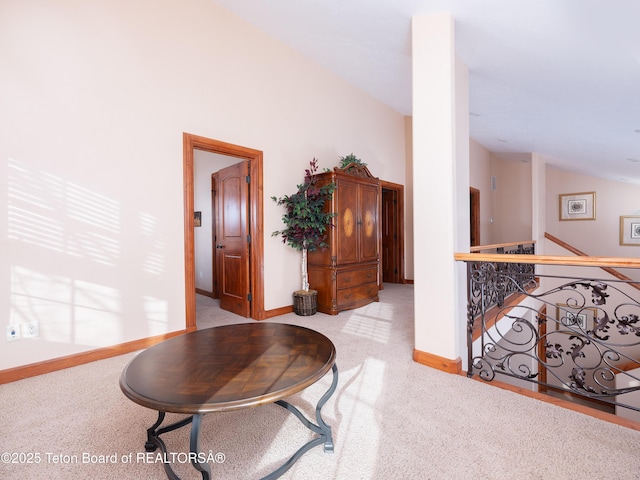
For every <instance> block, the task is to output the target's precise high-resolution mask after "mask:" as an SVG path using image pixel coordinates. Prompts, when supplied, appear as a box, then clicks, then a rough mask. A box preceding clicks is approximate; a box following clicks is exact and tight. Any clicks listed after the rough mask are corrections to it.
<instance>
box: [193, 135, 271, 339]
mask: <svg viewBox="0 0 640 480" xmlns="http://www.w3.org/2000/svg"><path fill="white" fill-rule="evenodd" d="M182 138H183V171H184V178H183V187H184V264H185V267H184V268H185V304H186V305H185V316H186V327H187V331H193V330H196V328H197V327H196V287H195V278H196V277H195V253H194V232H193V209H194V199H193V195H194V185H193V161H194V160H193V150H194V149H197V150H204V151H206V152H212V153H218V154H221V155H227V156H231V157H237V158H242V159H245V160H248V161H249V175H250V176H251V178H252V181H251V182H250V183H249V209H250V211H251V220H250V224H249V228H250V229H251V248H250V251H249V256H250V259H251V261H250V264H251V268H250V271H249V275H250V277H251V298H252V301H251V313H250V315H251V318H253V319H254V320H264V319H265V311H264V220H263V211H264V208H263V207H264V205H263V204H264V199H263V185H262V173H263V165H262V163H263V158H262V152H261V151H260V150H254V149H252V148H247V147H241V146H238V145H233V144H230V143H225V142H220V141H218V140H213V139H210V138H206V137H200V136H198V135H192V134H190V133H183V134H182Z"/></svg>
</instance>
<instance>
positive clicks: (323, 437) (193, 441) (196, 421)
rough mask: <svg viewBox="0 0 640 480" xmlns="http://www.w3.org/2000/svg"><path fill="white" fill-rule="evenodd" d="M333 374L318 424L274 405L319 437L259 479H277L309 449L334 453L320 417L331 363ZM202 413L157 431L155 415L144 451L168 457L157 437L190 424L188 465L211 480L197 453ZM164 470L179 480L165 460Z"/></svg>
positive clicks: (289, 407) (286, 405) (160, 415)
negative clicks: (289, 413) (330, 376)
mask: <svg viewBox="0 0 640 480" xmlns="http://www.w3.org/2000/svg"><path fill="white" fill-rule="evenodd" d="M331 371H332V372H333V381H332V382H331V386H330V387H329V389H328V390H327V391H326V392H325V394H324V395H322V397H320V400H318V404H317V405H316V412H315V413H316V422H317V425H316V424H315V423H313V422H311V421H310V420H309V419H307V417H305V416H304V414H303V413H302V412H301V411H300V410H298V408H296V407H294V406H293V405H291V404H290V403H288V402H286V401H284V400H278V401H276V402H275V403H277V404H278V405H280V406H281V407H283V408H286V409H287V410H288V411H289V412H291V413H293V414H294V415H295V416H296V417H297V418H298V420H300V422H301V423H302V424H303V425H304V426H306V427H307V428H308V429H309V430H311V431H312V432H314V433H316V434H317V435H318V436H317V437H316V438H314V439H312V440H310V441H308V442H307V443H305V444H304V445H303V446H302V447H300V448H299V449H298V451H296V452H295V453H294V454H293V455H292V456H291V458H289V460H287V461H286V462H285V463H284V464H283V465H282V466H280V467H279V468H278V469H277V470H275V471H273V472H272V473H270V474H269V475H267V476H266V477H263V478H262V479H261V480H275V479H276V478H279V477H281V476H282V475H284V473H285V472H286V471H287V470H289V469H290V468H291V466H292V465H293V464H294V463H295V462H296V461H297V460H298V459H299V458H300V457H301V456H302V455H304V454H305V453H306V452H307V451H309V450H310V449H312V448H313V447H315V446H318V445H321V444H324V451H325V452H327V453H333V450H334V448H333V447H334V446H333V436H332V433H331V427H330V426H329V425H327V423H326V422H325V421H324V419H323V418H322V407H323V406H324V405H325V403H327V401H328V400H329V398H331V395H333V393H334V392H335V391H336V387H337V386H338V366H337V365H336V364H333V367H332V368H331ZM203 417H204V414H201V413H197V414H194V415H192V416H190V417H187V418H185V419H183V420H180V421H179V422H175V423H172V424H169V425H167V426H166V427H162V428H158V427H159V426H160V425H161V424H162V422H163V421H164V418H165V412H158V420H157V421H156V422H155V423H154V424H153V425H152V426H151V427H149V428H148V429H147V442H146V443H145V445H144V448H145V450H146V451H147V452H153V451H154V450H156V449H157V448H159V449H160V451H162V454H163V458H165V459H166V458H167V446H166V445H165V443H164V442H163V441H162V439H161V438H160V435H162V434H163V433H166V432H171V431H173V430H176V429H178V428H180V427H184V426H185V425H188V424H189V423H191V437H190V443H189V450H190V455H191V457H190V458H191V463H192V465H193V468H195V469H196V470H198V471H199V472H200V473H201V474H202V480H211V466H210V465H209V464H208V463H207V462H200V461H199V454H200V429H201V427H202V419H203ZM163 465H164V470H165V472H166V474H167V477H168V478H169V479H170V480H180V477H178V475H176V473H175V472H174V471H173V469H172V468H171V465H170V462H168V461H164V462H163Z"/></svg>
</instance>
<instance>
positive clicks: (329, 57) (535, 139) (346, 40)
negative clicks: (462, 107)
mask: <svg viewBox="0 0 640 480" xmlns="http://www.w3.org/2000/svg"><path fill="white" fill-rule="evenodd" d="M213 1H215V2H216V3H217V4H219V5H221V6H222V7H224V8H226V9H228V10H229V11H231V12H233V13H234V14H236V15H237V16H239V17H241V18H243V19H244V20H246V21H247V22H249V23H251V24H253V25H254V26H256V27H257V28H259V29H260V30H262V31H264V32H266V33H267V34H269V35H271V36H272V37H275V38H276V39H278V40H280V41H281V42H283V43H285V44H287V45H289V46H290V47H291V48H293V49H295V50H297V51H299V52H300V53H302V54H304V55H305V56H307V57H308V58H310V59H312V60H314V61H315V62H317V63H319V64H321V65H323V66H324V67H326V68H327V69H329V70H331V71H333V72H334V73H335V74H337V75H338V76H340V77H342V78H344V79H345V80H346V81H348V82H350V83H352V84H353V85H355V86H357V87H358V88H360V89H362V90H364V91H366V92H367V93H369V94H370V95H372V96H373V97H375V98H377V99H379V100H380V101H381V102H383V103H385V104H387V105H389V106H390V107H392V108H393V109H395V110H397V111H398V112H400V113H402V114H404V115H411V41H410V40H411V18H412V17H413V16H414V15H420V14H429V13H439V12H449V13H451V14H452V15H453V17H454V19H455V32H456V51H457V54H458V56H459V58H460V59H461V60H462V62H463V63H465V64H466V65H467V67H468V68H469V82H470V86H469V88H470V91H469V102H470V105H469V110H470V118H469V127H470V134H471V138H473V139H474V140H475V141H477V142H478V143H480V144H481V145H483V146H484V147H485V148H487V149H488V150H489V151H491V152H495V153H497V154H499V155H501V156H503V157H506V158H514V159H515V158H520V159H522V158H523V157H526V156H523V155H522V154H523V153H531V152H536V153H539V154H542V155H544V156H545V157H546V158H547V163H549V164H551V165H555V166H556V167H558V168H562V169H566V170H572V171H578V172H582V173H585V174H587V175H592V176H599V177H602V178H607V179H610V180H615V181H624V182H630V183H635V184H640V28H639V27H638V22H639V21H640V1H638V0H269V1H265V0H213Z"/></svg>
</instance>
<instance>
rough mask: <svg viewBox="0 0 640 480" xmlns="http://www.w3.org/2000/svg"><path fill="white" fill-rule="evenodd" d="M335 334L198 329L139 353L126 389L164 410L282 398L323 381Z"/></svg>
mask: <svg viewBox="0 0 640 480" xmlns="http://www.w3.org/2000/svg"><path fill="white" fill-rule="evenodd" d="M335 356H336V350H335V347H334V345H333V343H332V342H331V340H329V339H328V338H327V337H325V336H324V335H322V334H321V333H319V332H316V331H314V330H311V329H308V328H305V327H300V326H296V325H286V324H279V323H270V322H252V323H242V324H236V325H224V326H220V327H214V328H208V329H204V330H197V331H195V332H191V333H187V334H185V335H181V336H179V337H174V338H172V339H170V340H166V341H164V342H162V343H159V344H157V345H155V346H153V347H150V348H148V349H147V350H144V351H143V352H141V353H140V354H138V355H137V356H136V357H135V358H134V359H133V360H131V361H130V362H129V364H128V365H127V366H126V367H125V369H124V371H123V372H122V375H121V377H120V388H121V389H122V391H123V392H124V394H125V395H126V396H127V397H128V398H130V399H131V400H133V401H134V402H136V403H138V404H140V405H144V406H146V407H149V408H152V409H154V410H158V411H164V412H175V413H208V412H215V411H225V410H236V409H240V408H246V407H252V406H257V405H261V404H264V403H271V402H275V401H276V400H280V399H282V398H284V397H287V396H289V395H292V394H294V393H296V392H299V391H301V390H303V389H305V388H307V387H308V386H309V385H312V384H313V383H315V382H316V381H318V380H319V379H320V378H322V377H323V376H324V375H325V374H326V373H327V372H328V371H329V370H331V367H332V366H333V364H334V363H335Z"/></svg>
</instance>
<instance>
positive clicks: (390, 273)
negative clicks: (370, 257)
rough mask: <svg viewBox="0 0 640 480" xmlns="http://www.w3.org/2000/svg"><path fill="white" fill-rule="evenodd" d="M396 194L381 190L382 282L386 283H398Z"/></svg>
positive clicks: (394, 191) (392, 191)
mask: <svg viewBox="0 0 640 480" xmlns="http://www.w3.org/2000/svg"><path fill="white" fill-rule="evenodd" d="M397 197H398V192H397V191H396V190H388V189H386V188H384V189H382V212H381V216H382V252H381V259H380V260H381V268H382V280H383V281H384V282H388V283H400V272H399V268H398V263H399V259H398V258H397V257H398V248H397V246H396V243H397V242H398V235H397V231H398V217H399V215H398V212H397V208H398V199H397Z"/></svg>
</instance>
